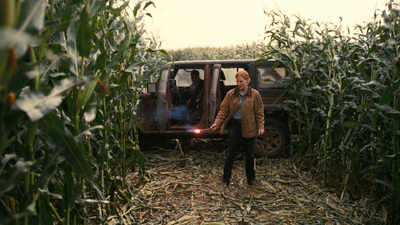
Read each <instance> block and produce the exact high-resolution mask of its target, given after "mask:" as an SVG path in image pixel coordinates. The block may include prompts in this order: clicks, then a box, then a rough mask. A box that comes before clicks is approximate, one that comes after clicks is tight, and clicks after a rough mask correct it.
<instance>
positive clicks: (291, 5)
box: [146, 0, 399, 50]
mask: <svg viewBox="0 0 400 225" xmlns="http://www.w3.org/2000/svg"><path fill="white" fill-rule="evenodd" d="M398 1H399V0H395V2H398ZM153 2H154V4H155V5H156V7H155V8H154V7H149V8H148V9H149V10H148V11H149V12H150V13H151V15H152V18H150V19H149V21H147V22H146V27H147V29H148V30H149V31H150V32H151V33H152V34H154V35H155V36H156V37H158V40H159V41H161V42H162V44H161V47H162V48H163V49H175V50H176V49H181V48H187V47H230V46H236V45H243V44H252V43H253V42H259V41H262V40H263V37H264V32H265V26H266V25H267V24H268V22H269V21H268V17H267V15H265V13H264V11H271V10H273V11H281V12H283V13H284V14H285V15H288V16H292V15H298V16H300V18H302V19H310V20H311V21H315V22H317V21H318V22H333V23H335V24H339V21H340V20H339V18H340V17H341V18H342V19H343V21H342V26H343V27H344V28H346V27H350V28H352V27H353V26H354V25H356V24H359V25H362V24H364V23H365V22H370V21H372V19H373V16H374V12H375V10H378V18H379V17H380V15H381V12H382V10H387V6H386V4H387V3H389V0H153ZM291 20H292V19H291ZM293 20H294V19H293Z"/></svg>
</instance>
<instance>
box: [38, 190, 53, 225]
mask: <svg viewBox="0 0 400 225" xmlns="http://www.w3.org/2000/svg"><path fill="white" fill-rule="evenodd" d="M50 205H51V203H50V199H49V196H48V194H47V193H46V192H45V191H41V192H40V195H39V205H38V212H39V213H38V216H39V217H40V224H43V225H52V224H53V217H52V215H51V213H49V212H51V211H52V210H51V206H50Z"/></svg>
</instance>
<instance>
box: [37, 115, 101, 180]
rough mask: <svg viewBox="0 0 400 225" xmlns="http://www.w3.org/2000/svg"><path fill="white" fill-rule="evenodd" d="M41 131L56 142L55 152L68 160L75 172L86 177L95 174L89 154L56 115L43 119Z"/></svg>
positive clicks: (54, 144)
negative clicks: (58, 152)
mask: <svg viewBox="0 0 400 225" xmlns="http://www.w3.org/2000/svg"><path fill="white" fill-rule="evenodd" d="M41 129H42V130H43V131H44V132H45V133H46V134H47V135H48V136H50V138H51V140H53V141H54V143H53V145H52V146H54V148H55V150H58V151H60V154H61V155H62V156H64V157H65V158H66V162H67V163H68V164H69V165H70V166H71V168H72V169H73V171H74V172H76V173H77V174H80V175H84V176H91V175H92V174H93V171H92V167H91V165H90V163H89V158H88V156H87V155H88V154H87V153H86V151H85V149H83V148H82V147H81V146H80V145H79V144H78V143H77V142H76V140H75V137H74V136H73V135H72V133H71V132H70V131H69V130H68V129H67V128H66V127H65V125H64V123H63V122H62V121H61V120H60V118H59V117H57V116H56V115H54V114H49V115H47V116H46V117H45V118H43V124H41Z"/></svg>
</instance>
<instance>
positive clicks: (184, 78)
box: [175, 69, 204, 87]
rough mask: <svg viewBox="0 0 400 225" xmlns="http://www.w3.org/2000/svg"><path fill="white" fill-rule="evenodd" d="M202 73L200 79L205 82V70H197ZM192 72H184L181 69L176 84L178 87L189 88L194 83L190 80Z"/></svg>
mask: <svg viewBox="0 0 400 225" xmlns="http://www.w3.org/2000/svg"><path fill="white" fill-rule="evenodd" d="M196 70H197V71H199V73H200V79H202V80H204V70H202V69H196ZM191 71H192V70H187V71H186V70H183V69H180V70H178V72H177V73H176V76H175V80H176V84H177V86H178V87H189V86H190V84H191V83H192V80H191V79H190V72H191Z"/></svg>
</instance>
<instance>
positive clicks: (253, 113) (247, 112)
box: [214, 86, 264, 138]
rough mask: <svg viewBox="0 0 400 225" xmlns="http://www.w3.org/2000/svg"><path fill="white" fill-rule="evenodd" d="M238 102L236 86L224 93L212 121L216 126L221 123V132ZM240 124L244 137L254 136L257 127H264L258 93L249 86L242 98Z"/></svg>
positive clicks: (261, 103)
mask: <svg viewBox="0 0 400 225" xmlns="http://www.w3.org/2000/svg"><path fill="white" fill-rule="evenodd" d="M239 103H240V97H239V89H238V88H237V87H236V88H235V89H232V90H230V91H229V92H228V93H227V94H226V96H225V98H224V100H223V101H222V103H221V107H220V109H219V112H218V115H217V117H216V119H215V122H214V123H215V124H216V125H217V126H218V127H220V126H221V124H222V126H221V133H223V132H224V130H225V128H226V126H227V124H228V123H229V121H230V119H231V118H232V117H233V115H234V114H235V112H236V110H237V108H238V107H239ZM241 125H242V137H244V138H252V137H255V136H256V135H257V134H258V130H259V129H264V105H263V102H262V99H261V96H260V93H259V92H258V91H257V90H255V89H252V88H251V87H250V86H249V87H248V89H247V94H246V95H245V96H244V98H243V103H242V116H241Z"/></svg>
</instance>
